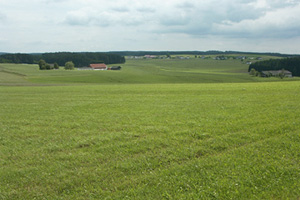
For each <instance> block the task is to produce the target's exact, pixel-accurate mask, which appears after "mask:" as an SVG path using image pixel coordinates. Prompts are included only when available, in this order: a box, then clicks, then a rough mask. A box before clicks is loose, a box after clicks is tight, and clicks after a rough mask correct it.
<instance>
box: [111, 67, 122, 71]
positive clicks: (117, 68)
mask: <svg viewBox="0 0 300 200" xmlns="http://www.w3.org/2000/svg"><path fill="white" fill-rule="evenodd" d="M121 68H122V67H121V66H112V67H111V68H110V70H121Z"/></svg>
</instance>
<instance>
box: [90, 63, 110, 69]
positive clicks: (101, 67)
mask: <svg viewBox="0 0 300 200" xmlns="http://www.w3.org/2000/svg"><path fill="white" fill-rule="evenodd" d="M90 67H91V68H92V69H94V70H107V66H106V64H104V63H97V64H90Z"/></svg>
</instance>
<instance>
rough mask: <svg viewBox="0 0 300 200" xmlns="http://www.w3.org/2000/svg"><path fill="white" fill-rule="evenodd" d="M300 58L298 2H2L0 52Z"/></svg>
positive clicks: (189, 0) (65, 0)
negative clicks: (196, 53)
mask: <svg viewBox="0 0 300 200" xmlns="http://www.w3.org/2000/svg"><path fill="white" fill-rule="evenodd" d="M140 50H144V51H194V50H198V51H207V50H220V51H227V50H232V51H247V52H277V53H289V54H300V0H0V52H10V53H41V52H60V51H72V52H82V51H89V52H103V51H104V52H106V51H140Z"/></svg>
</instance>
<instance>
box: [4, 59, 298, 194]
mask: <svg viewBox="0 0 300 200" xmlns="http://www.w3.org/2000/svg"><path fill="white" fill-rule="evenodd" d="M171 61H172V60H171ZM138 62H142V63H138ZM172 62H174V61H172ZM206 62H207V63H206ZM218 62H223V63H222V65H220V64H219V65H218V64H216V63H218ZM225 62H226V64H225V65H224V61H213V60H210V62H208V61H205V60H202V61H201V65H197V64H196V61H195V60H189V61H182V63H181V64H180V63H179V64H178V63H177V64H176V63H168V64H165V63H162V61H160V60H144V61H134V60H133V61H130V60H129V61H128V62H127V63H126V64H125V65H124V66H123V65H122V67H123V69H122V70H121V71H118V72H113V73H111V72H109V71H96V72H95V71H80V70H78V71H64V70H57V71H39V70H37V66H33V65H28V66H25V65H13V64H0V69H1V70H0V94H1V95H0V180H1V181H0V199H299V198H300V189H299V188H300V167H299V166H300V148H299V147H300V132H299V130H300V123H299V122H300V104H299V100H300V82H299V81H297V80H299V79H298V78H293V79H283V81H282V80H280V79H276V78H273V79H262V78H257V77H251V76H249V75H248V74H247V73H246V72H247V68H245V67H246V65H244V64H240V63H237V62H235V61H232V60H228V61H225ZM193 63H194V64H193ZM184 66H185V67H184ZM187 66H188V67H187ZM245 69H246V70H245ZM82 74H84V76H83V75H82ZM182 74H184V75H182ZM122 75H124V77H121V76H122ZM213 77H214V78H213Z"/></svg>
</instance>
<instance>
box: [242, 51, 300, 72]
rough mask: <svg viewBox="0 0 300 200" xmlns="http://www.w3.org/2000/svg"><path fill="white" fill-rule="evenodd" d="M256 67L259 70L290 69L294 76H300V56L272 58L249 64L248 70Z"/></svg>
mask: <svg viewBox="0 0 300 200" xmlns="http://www.w3.org/2000/svg"><path fill="white" fill-rule="evenodd" d="M251 69H255V70H256V71H258V72H261V71H270V70H282V69H285V70H288V71H290V72H292V74H293V76H300V56H298V57H293V58H284V59H270V60H265V61H259V62H255V63H252V64H251V65H249V68H248V72H250V71H251Z"/></svg>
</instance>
